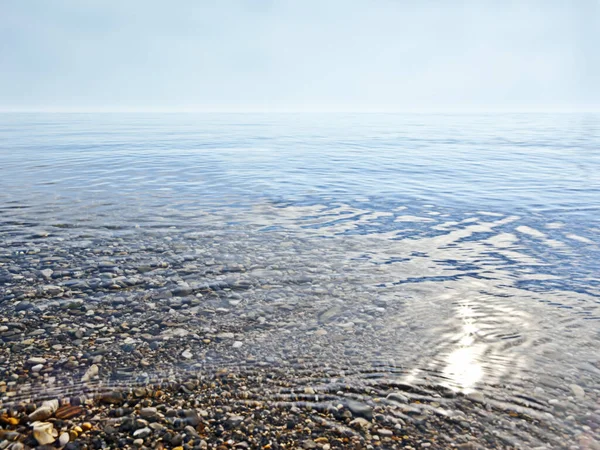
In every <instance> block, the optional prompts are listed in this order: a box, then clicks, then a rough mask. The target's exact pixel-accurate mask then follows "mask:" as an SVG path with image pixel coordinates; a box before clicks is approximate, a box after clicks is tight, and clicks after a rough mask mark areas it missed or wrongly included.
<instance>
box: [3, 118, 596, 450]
mask: <svg viewBox="0 0 600 450" xmlns="http://www.w3.org/2000/svg"><path fill="white" fill-rule="evenodd" d="M599 232H600V115H598V114H556V115H554V114H482V115H441V114H440V115H424V114H416V115H394V114H352V115H341V114H278V115H271V114H255V115H247V114H226V115H213V114H197V115H196V114H164V115H157V114H140V115H134V114H73V115H60V114H11V115H9V114H4V115H0V269H4V270H8V271H9V272H10V270H9V269H10V267H13V269H14V267H15V266H16V267H18V268H22V270H25V266H26V265H28V264H33V263H32V262H31V260H25V259H23V258H21V256H19V255H22V254H27V252H28V251H29V250H30V249H32V248H38V247H39V251H41V253H42V254H44V255H45V256H46V257H49V256H50V255H52V254H53V255H59V256H60V257H61V258H62V259H61V261H60V264H61V265H62V268H63V269H65V270H66V269H68V268H69V267H70V265H71V266H73V267H75V266H77V267H83V268H85V267H86V264H89V263H90V260H91V259H93V258H94V256H93V254H90V255H91V256H89V258H90V260H85V261H83V260H84V259H85V258H88V256H84V255H83V253H82V252H81V251H80V249H81V248H83V247H86V248H87V247H89V248H93V247H94V246H97V248H99V249H103V250H102V251H104V250H106V248H109V247H110V248H120V247H122V248H126V249H131V248H135V249H136V251H138V252H142V251H143V254H144V257H147V258H150V259H152V258H160V257H161V255H164V254H168V255H170V256H169V257H171V258H172V259H173V258H175V259H177V258H179V260H178V261H179V262H180V263H181V264H182V267H183V266H184V265H185V264H187V263H186V261H188V262H189V261H193V262H194V265H190V266H188V267H187V268H185V273H186V274H188V275H189V274H191V276H192V277H193V276H195V275H197V276H198V278H199V279H200V278H203V279H205V278H207V277H209V276H210V275H209V274H210V273H213V272H210V271H207V269H206V268H207V267H212V266H214V265H217V266H220V267H225V268H227V267H231V266H233V265H236V267H237V266H243V273H244V274H245V275H244V277H246V281H248V283H250V284H251V285H252V286H253V288H252V289H249V290H247V291H245V293H243V294H241V296H239V297H240V298H238V297H235V298H234V297H227V298H220V299H218V302H216V303H214V302H213V303H211V305H210V306H211V307H214V308H217V309H218V308H219V307H220V306H223V304H222V302H223V301H225V304H226V306H227V307H228V308H233V309H234V310H235V309H236V308H238V309H237V311H238V312H237V313H236V315H235V316H232V317H229V318H227V319H214V321H213V322H211V324H213V325H215V324H216V325H215V326H217V325H218V324H219V323H220V322H219V320H226V321H228V322H227V323H229V324H238V322H239V323H242V322H243V323H244V324H246V325H244V326H246V328H245V329H247V330H249V331H248V333H249V334H248V336H249V337H248V339H249V340H250V341H252V342H253V346H254V347H253V348H254V350H253V351H255V352H256V354H255V355H254V357H255V358H258V359H260V357H264V358H267V361H269V362H270V363H272V364H273V365H274V366H275V365H277V364H278V363H280V364H284V363H285V362H286V360H291V359H292V358H304V360H310V361H311V364H314V365H316V366H319V365H321V366H322V365H331V366H332V367H337V366H336V363H335V362H333V361H335V357H336V356H340V355H343V356H344V358H345V360H344V361H345V362H344V364H346V368H345V369H344V376H345V377H346V382H348V383H354V385H355V386H362V387H363V388H365V386H372V385H373V384H372V382H373V379H378V380H380V379H381V378H385V379H386V380H390V379H393V382H394V383H395V384H393V383H392V384H390V385H389V386H391V385H394V386H396V387H398V386H420V387H421V388H422V389H424V391H423V392H421V394H420V395H421V397H419V398H420V399H421V403H426V402H427V401H428V398H429V397H428V395H430V394H431V392H430V391H427V390H426V387H427V386H429V387H431V386H439V387H443V388H445V389H449V390H452V391H456V392H460V393H465V394H468V395H471V396H473V398H474V399H475V401H476V402H478V403H477V404H482V405H483V404H485V405H486V406H485V407H484V406H482V407H481V411H482V413H481V414H482V417H483V416H485V417H486V418H485V419H482V420H489V421H490V422H489V423H493V424H494V425H493V426H495V427H498V432H499V433H504V434H506V435H507V436H510V438H507V439H509V441H510V439H513V440H514V441H515V442H527V443H529V444H530V445H534V444H535V445H542V444H543V443H547V442H549V443H555V444H556V443H557V442H558V444H556V445H559V446H560V445H562V444H563V443H564V439H567V440H569V439H570V440H572V442H573V443H574V444H578V445H581V446H582V448H586V447H585V446H586V445H589V446H590V447H589V448H595V447H591V446H592V445H595V444H593V442H594V440H597V439H598V434H599V430H598V426H599V424H600V411H599V410H600V346H599V338H600V278H599V274H600V248H599V244H600V239H599V238H598V236H599ZM42 237H43V239H42ZM103 246H104V247H103ZM153 249H154V250H153ZM101 253H102V252H99V256H98V257H100V254H101ZM70 254H72V255H76V256H72V262H69V255H70ZM103 254H111V255H112V253H110V252H109V253H106V252H105V253H103ZM82 255H83V256H82ZM48 261H50V263H52V260H48ZM50 263H49V264H50ZM170 264H173V262H172V261H171V262H170ZM55 269H56V267H55ZM182 270H183V269H182ZM228 270H229V269H228ZM240 270H242V269H240ZM14 272H15V271H14V270H13V273H14ZM225 272H227V271H222V272H219V273H220V274H222V279H226V276H230V275H227V274H226V273H225ZM213 277H215V278H216V279H219V280H221V275H214V273H213ZM17 281H18V280H17ZM17 281H14V280H13V281H10V280H9V279H8V278H5V282H4V284H2V283H0V294H4V297H5V298H6V301H5V303H4V304H0V311H1V309H2V308H3V307H5V308H6V307H7V305H8V304H9V303H10V301H11V300H12V297H11V294H10V293H8V294H7V292H8V291H9V290H11V292H12V290H14V289H15V283H17ZM23 283H25V281H23ZM55 283H59V284H60V280H58V281H55ZM17 284H18V283H17ZM94 295H96V294H94ZM94 295H91V296H90V297H89V299H88V300H89V301H90V302H92V303H93V301H95V300H94V299H95V298H96V297H94ZM102 295H104V294H102V293H98V296H99V297H98V298H100V297H101V296H102ZM227 295H229V294H227ZM0 298H2V295H0ZM238 300H239V301H238ZM219 302H221V303H219ZM240 308H241V309H240ZM174 313H176V312H174ZM280 313H282V314H283V315H282V314H280ZM278 314H279V315H278ZM257 317H262V318H263V319H261V321H259V322H257V323H258V324H259V325H261V324H264V323H265V321H266V322H267V324H268V323H270V321H271V322H272V323H273V324H275V326H274V327H273V328H270V329H269V330H268V333H267V332H265V331H261V328H260V327H259V326H258V325H256V326H255V325H252V324H253V323H255V322H252V320H255V319H256V318H257ZM211 320H213V319H211ZM248 323H250V325H248ZM240 326H241V325H240ZM315 330H318V331H319V332H320V333H321V334H322V336H325V333H327V334H326V336H328V337H327V339H329V340H327V341H319V342H320V343H319V344H318V345H317V344H315V342H313V341H311V340H310V339H313V337H314V332H315ZM307 336H309V337H310V338H309V337H307ZM322 339H325V337H322ZM292 341H293V344H292V343H291V342H292ZM0 349H1V348H0ZM332 355H333V356H332ZM203 358H204V359H202V361H203V362H204V363H206V362H207V361H208V362H210V361H212V363H211V364H214V365H215V366H218V365H219V364H227V363H228V362H227V361H228V358H230V356H228V355H226V354H223V355H219V354H218V353H216V354H212V353H211V354H206V355H204V356H203ZM294 360H296V359H294ZM348 361H352V362H350V363H348ZM367 365H368V366H367ZM341 367H342V363H341V362H340V363H339V367H338V368H341ZM157 370H158V368H157ZM340 370H341V369H340ZM304 381H305V380H302V379H298V380H297V382H298V383H300V384H301V383H303V382H304ZM320 382H321V383H322V384H323V387H322V389H327V386H329V384H328V383H331V380H320ZM390 383H391V381H390ZM389 386H388V387H389ZM574 386H575V387H574ZM578 387H580V388H582V389H583V393H584V395H581V391H580V390H579V389H578ZM331 389H332V392H335V389H333V388H331ZM365 389H366V388H365ZM377 389H384V388H383V387H382V386H381V384H379V385H378V386H377ZM386 389H387V388H386ZM365 392H370V393H369V394H366V395H375V394H374V391H372V390H371V391H369V390H366V391H365ZM411 392H413V394H414V392H415V391H411ZM480 395H481V396H482V397H479V396H480ZM432 398H433V397H431V398H429V400H430V401H431V399H432ZM482 398H483V399H485V400H484V401H482V400H481V399H482ZM482 402H483V403H482ZM498 411H501V412H507V411H508V413H512V414H513V415H515V414H521V413H522V414H528V415H529V416H530V417H533V418H534V419H532V420H531V421H529V422H527V424H526V425H523V424H519V425H518V426H517V428H515V426H514V425H511V424H507V423H508V422H507V423H504V422H502V421H503V420H504V418H503V417H504V416H502V418H500V417H501V413H499V412H498ZM508 413H507V414H508ZM490 415H491V416H490ZM507 417H509V418H510V417H513V416H511V415H510V414H509V415H508V416H507ZM496 419H497V420H498V421H497V422H495V420H496ZM508 420H510V419H508ZM565 436H569V437H568V438H565ZM561 439H563V440H561Z"/></svg>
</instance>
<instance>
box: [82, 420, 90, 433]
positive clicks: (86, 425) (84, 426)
mask: <svg viewBox="0 0 600 450" xmlns="http://www.w3.org/2000/svg"><path fill="white" fill-rule="evenodd" d="M81 428H82V430H83V431H89V430H91V429H92V424H91V423H89V422H83V423H82V424H81Z"/></svg>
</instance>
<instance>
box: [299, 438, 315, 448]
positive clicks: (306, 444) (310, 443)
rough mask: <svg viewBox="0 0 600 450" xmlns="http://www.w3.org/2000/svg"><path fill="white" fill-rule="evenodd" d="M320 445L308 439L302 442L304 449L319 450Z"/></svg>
mask: <svg viewBox="0 0 600 450" xmlns="http://www.w3.org/2000/svg"><path fill="white" fill-rule="evenodd" d="M317 447H318V445H317V443H316V442H315V441H313V440H312V439H306V440H304V441H302V448H304V449H307V450H309V449H313V448H317Z"/></svg>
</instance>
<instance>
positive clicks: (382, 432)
mask: <svg viewBox="0 0 600 450" xmlns="http://www.w3.org/2000/svg"><path fill="white" fill-rule="evenodd" d="M377 434H378V435H380V436H393V435H394V432H393V431H392V430H388V429H386V428H379V429H378V430H377Z"/></svg>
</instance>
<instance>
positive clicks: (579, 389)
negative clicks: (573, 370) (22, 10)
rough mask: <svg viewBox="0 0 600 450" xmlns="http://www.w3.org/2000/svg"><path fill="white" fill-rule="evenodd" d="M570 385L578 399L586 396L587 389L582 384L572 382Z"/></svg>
mask: <svg viewBox="0 0 600 450" xmlns="http://www.w3.org/2000/svg"><path fill="white" fill-rule="evenodd" d="M569 387H570V388H571V391H573V394H575V398H577V399H578V400H583V398H584V397H585V391H584V390H583V388H582V387H581V386H577V385H576V384H571V385H570V386H569Z"/></svg>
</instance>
